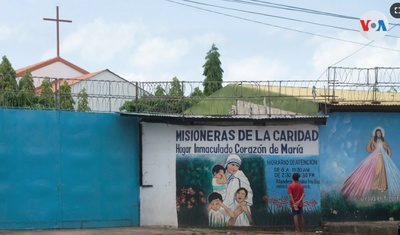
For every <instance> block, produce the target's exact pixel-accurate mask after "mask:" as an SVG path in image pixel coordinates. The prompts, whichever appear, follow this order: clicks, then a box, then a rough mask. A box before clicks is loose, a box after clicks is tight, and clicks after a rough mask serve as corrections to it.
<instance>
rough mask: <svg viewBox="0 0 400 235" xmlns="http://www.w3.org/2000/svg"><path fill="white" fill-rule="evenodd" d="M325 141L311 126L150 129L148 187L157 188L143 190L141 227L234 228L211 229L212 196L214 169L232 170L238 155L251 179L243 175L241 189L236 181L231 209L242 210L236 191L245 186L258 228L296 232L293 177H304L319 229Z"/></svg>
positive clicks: (145, 138)
mask: <svg viewBox="0 0 400 235" xmlns="http://www.w3.org/2000/svg"><path fill="white" fill-rule="evenodd" d="M319 138H320V137H319V131H318V126H316V125H309V124H297V125H282V126H257V127H256V126H203V125H202V126H183V125H168V124H154V123H142V149H143V163H142V167H143V169H142V171H143V184H144V185H147V186H150V187H142V189H141V198H142V199H141V211H140V215H141V224H142V225H152V226H163V225H169V226H214V225H215V226H224V225H226V224H225V222H226V221H223V222H222V223H218V224H211V223H209V218H210V216H209V214H208V213H209V212H208V209H207V208H208V205H209V203H210V201H209V200H208V197H209V195H211V193H213V191H214V190H213V187H212V179H213V172H212V168H213V167H214V166H215V165H221V166H225V164H226V161H227V159H228V156H229V155H230V154H232V153H236V154H238V157H239V158H240V159H241V165H240V167H239V169H240V171H241V172H242V173H243V175H244V176H239V175H236V174H235V177H238V178H241V180H240V183H238V184H237V185H236V186H235V182H236V181H235V180H233V181H232V182H233V183H230V181H229V180H228V183H226V186H227V190H226V193H225V194H223V193H222V192H221V193H220V194H221V198H222V200H223V201H224V203H225V204H226V206H227V207H234V204H233V201H234V195H235V192H236V190H237V189H238V188H239V187H245V188H246V189H247V191H248V200H249V201H248V204H247V205H248V207H249V210H250V211H251V215H252V220H253V223H252V225H254V226H271V225H291V224H292V223H293V221H292V218H291V217H290V216H288V212H289V200H288V194H287V186H288V184H289V183H290V182H291V176H292V174H293V173H294V172H298V173H300V174H301V182H302V183H303V184H304V186H305V188H306V190H307V193H306V197H305V199H304V201H305V203H307V204H306V207H305V208H304V210H305V213H306V217H307V224H313V225H315V224H317V223H318V221H319V220H318V218H319V211H320V187H319V186H320V185H319V183H320V181H319V158H318V155H319V148H318V146H319V144H318V143H319V141H320V139H319ZM226 173H228V172H226ZM227 178H229V175H228V174H227ZM239 185H240V186H239ZM235 187H236V188H235ZM250 199H251V200H250ZM231 209H232V210H234V209H235V208H231ZM240 225H243V224H237V226H240Z"/></svg>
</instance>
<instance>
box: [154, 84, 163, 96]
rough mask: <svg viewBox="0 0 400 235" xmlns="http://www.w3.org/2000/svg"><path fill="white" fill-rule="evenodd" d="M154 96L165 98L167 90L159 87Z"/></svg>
mask: <svg viewBox="0 0 400 235" xmlns="http://www.w3.org/2000/svg"><path fill="white" fill-rule="evenodd" d="M154 95H155V96H165V89H164V88H163V87H162V86H160V85H157V87H156V92H154Z"/></svg>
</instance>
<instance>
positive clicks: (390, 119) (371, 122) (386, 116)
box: [319, 112, 400, 221]
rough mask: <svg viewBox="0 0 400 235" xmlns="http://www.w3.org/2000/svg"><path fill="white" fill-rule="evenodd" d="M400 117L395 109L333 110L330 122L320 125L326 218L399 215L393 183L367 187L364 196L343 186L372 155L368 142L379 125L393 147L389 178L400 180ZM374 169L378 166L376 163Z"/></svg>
mask: <svg viewBox="0 0 400 235" xmlns="http://www.w3.org/2000/svg"><path fill="white" fill-rule="evenodd" d="M399 117H400V116H399V114H398V113H394V112H393V113H381V112H363V113H356V112H343V113H332V114H330V115H329V118H328V120H327V124H326V125H325V126H320V135H321V141H320V150H321V151H320V156H319V157H320V173H321V201H322V209H321V214H322V218H323V219H324V220H326V221H338V220H339V221H346V220H347V221H362V220H369V221H372V220H388V219H389V218H390V217H393V218H399V216H400V193H398V194H397V195H391V194H390V193H389V192H390V191H391V190H392V188H391V186H390V185H388V188H387V189H386V190H374V189H370V188H368V187H365V189H366V193H365V194H364V195H362V196H361V197H354V196H348V195H345V194H344V193H343V190H342V189H343V185H344V182H345V181H346V180H347V179H348V178H349V177H350V176H351V175H352V172H354V170H355V169H359V168H358V166H360V165H363V164H365V161H364V160H365V159H367V158H369V157H370V156H371V153H370V152H368V151H367V149H366V146H367V144H368V142H369V141H370V139H371V137H372V136H373V135H374V130H375V129H376V128H379V129H381V130H382V131H383V134H384V140H385V142H386V143H387V144H388V146H389V147H390V149H391V151H392V155H391V157H390V162H393V167H392V168H390V169H389V168H386V166H385V168H386V171H385V173H386V178H387V179H389V178H390V179H391V180H395V179H396V180H397V182H399V181H400V173H399V169H400V145H399V143H400V135H399V129H400V122H399ZM386 162H387V161H386V160H385V163H386ZM372 170H375V166H374V167H373V168H372ZM375 171H376V170H375ZM365 178H366V177H365V175H363V177H362V178H360V179H359V182H360V184H361V180H365ZM398 187H399V186H398V185H397V187H396V189H398ZM397 192H398V190H397Z"/></svg>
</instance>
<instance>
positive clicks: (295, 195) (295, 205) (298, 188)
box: [288, 173, 304, 234]
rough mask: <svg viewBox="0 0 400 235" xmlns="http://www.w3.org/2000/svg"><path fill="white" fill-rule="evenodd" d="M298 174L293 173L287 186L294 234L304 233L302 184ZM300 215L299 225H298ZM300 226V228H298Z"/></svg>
mask: <svg viewBox="0 0 400 235" xmlns="http://www.w3.org/2000/svg"><path fill="white" fill-rule="evenodd" d="M299 178H300V174H299V173H294V174H293V176H292V180H293V181H292V183H291V184H290V185H289V186H288V194H289V195H290V207H291V208H292V215H293V222H294V227H295V228H296V234H298V233H300V229H301V231H302V232H303V233H304V216H303V198H304V186H303V185H302V184H301V183H300V182H299ZM299 217H300V226H299ZM299 227H300V229H299Z"/></svg>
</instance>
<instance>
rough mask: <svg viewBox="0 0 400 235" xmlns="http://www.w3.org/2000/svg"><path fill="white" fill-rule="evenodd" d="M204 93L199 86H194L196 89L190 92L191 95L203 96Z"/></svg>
mask: <svg viewBox="0 0 400 235" xmlns="http://www.w3.org/2000/svg"><path fill="white" fill-rule="evenodd" d="M203 96H204V93H203V92H202V91H201V90H200V88H199V87H196V88H194V91H193V92H192V93H190V97H203Z"/></svg>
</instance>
